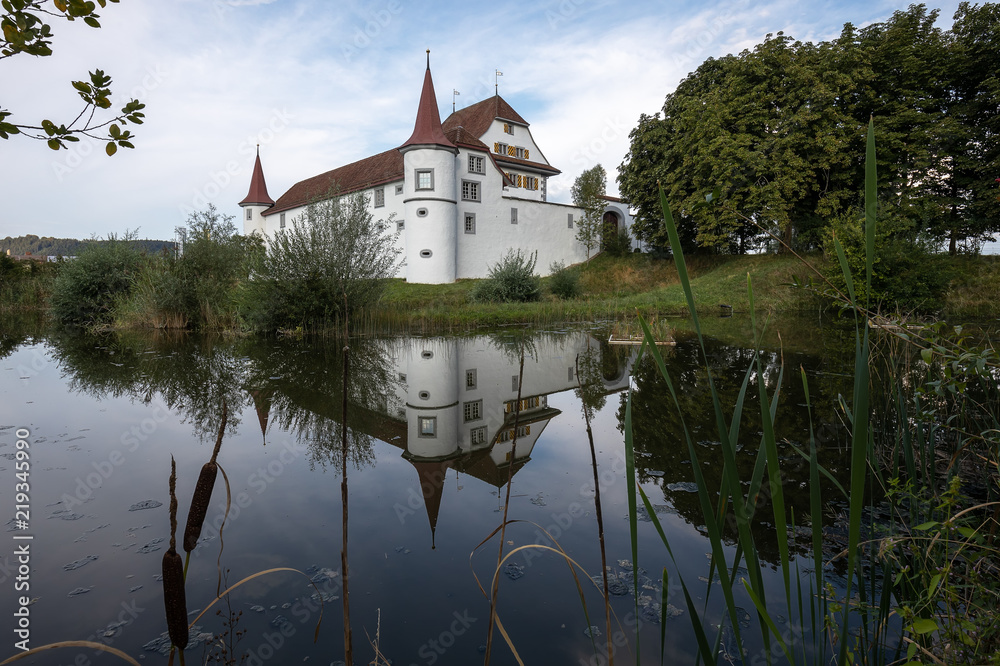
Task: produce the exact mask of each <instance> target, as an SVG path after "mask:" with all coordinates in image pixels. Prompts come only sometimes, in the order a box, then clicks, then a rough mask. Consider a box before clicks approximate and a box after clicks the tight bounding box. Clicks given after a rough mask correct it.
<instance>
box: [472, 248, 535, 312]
mask: <svg viewBox="0 0 1000 666" xmlns="http://www.w3.org/2000/svg"><path fill="white" fill-rule="evenodd" d="M537 261H538V253H534V254H531V255H524V254H523V253H522V252H521V250H517V251H516V252H515V251H514V250H507V253H506V254H505V255H504V256H503V257H501V258H500V261H498V262H497V263H496V264H495V265H493V266H492V267H490V272H489V276H488V277H487V278H486V279H484V280H481V281H480V282H479V283H478V284H477V285H476V286H475V288H474V289H473V290H472V293H471V294H470V297H471V298H472V300H473V301H476V302H479V303H506V302H522V303H523V302H528V301H537V300H538V297H539V295H540V294H541V278H540V277H539V276H538V275H535V263H536V262H537Z"/></svg>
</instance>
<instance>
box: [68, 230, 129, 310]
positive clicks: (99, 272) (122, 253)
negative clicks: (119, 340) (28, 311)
mask: <svg viewBox="0 0 1000 666" xmlns="http://www.w3.org/2000/svg"><path fill="white" fill-rule="evenodd" d="M131 240H132V236H131V235H130V234H126V235H125V236H124V237H122V238H119V237H117V236H115V235H114V234H111V235H109V236H108V239H107V242H106V243H103V244H96V243H95V244H92V245H90V246H89V247H87V248H86V249H84V251H83V252H82V253H81V254H80V256H79V257H78V258H77V259H76V260H74V261H68V262H66V263H65V264H64V265H63V266H62V268H61V270H60V271H59V275H58V277H57V278H56V280H55V283H54V284H53V287H52V297H51V301H50V304H51V308H52V314H53V316H54V317H55V318H56V319H57V320H58V321H59V322H61V323H63V324H67V325H73V326H91V325H103V324H108V323H109V322H110V321H111V319H112V317H113V312H112V308H113V306H114V304H115V302H116V301H117V300H118V299H120V298H123V297H127V296H128V294H129V292H130V291H131V289H132V285H133V281H134V279H135V277H136V276H137V275H138V274H139V272H140V270H141V269H142V266H143V262H144V258H143V255H142V254H140V252H139V251H138V250H137V249H135V247H134V246H133V245H132V243H131Z"/></svg>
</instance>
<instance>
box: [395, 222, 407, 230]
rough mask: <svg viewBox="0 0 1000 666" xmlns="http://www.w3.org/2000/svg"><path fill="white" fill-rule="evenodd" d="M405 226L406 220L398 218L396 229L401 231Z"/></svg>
mask: <svg viewBox="0 0 1000 666" xmlns="http://www.w3.org/2000/svg"><path fill="white" fill-rule="evenodd" d="M405 228H406V220H400V221H399V222H397V223H396V231H402V230H403V229H405Z"/></svg>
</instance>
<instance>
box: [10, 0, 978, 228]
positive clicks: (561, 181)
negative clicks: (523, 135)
mask: <svg viewBox="0 0 1000 666" xmlns="http://www.w3.org/2000/svg"><path fill="white" fill-rule="evenodd" d="M907 4H908V3H906V2H904V1H895V0H865V1H863V2H862V1H859V0H847V1H844V2H837V1H835V2H824V1H818V2H809V3H805V2H792V1H790V0H769V1H766V2H752V1H750V0H708V1H703V2H695V1H687V2H664V1H662V0H661V1H660V2H656V1H653V0H636V1H629V2H612V1H608V0H549V1H546V0H539V1H538V2H531V3H529V2H504V1H496V2H491V3H483V2H469V1H468V0H463V1H455V2H453V1H451V0H447V1H440V2H421V3H417V2H412V1H410V0H375V1H374V2H365V1H357V2H355V1H351V0H344V1H340V0H338V1H337V2H320V1H319V0H156V1H155V2H140V1H138V0H122V1H121V3H120V4H109V5H108V6H107V7H106V8H105V9H104V10H101V11H100V12H99V13H100V14H101V19H100V21H101V25H102V27H101V28H100V29H93V28H89V27H87V26H86V25H84V24H83V23H82V22H80V21H76V22H74V23H68V22H65V21H54V22H52V23H51V25H52V31H53V33H54V39H53V42H52V49H53V52H54V53H53V55H52V56H50V57H45V58H34V57H30V56H25V55H18V56H15V57H11V58H6V59H3V60H0V108H4V109H6V110H8V111H11V112H12V113H13V116H12V117H11V118H10V119H8V121H12V122H21V123H24V124H39V122H40V121H41V120H42V119H50V120H52V121H53V122H55V123H56V124H60V123H68V122H69V121H70V120H72V118H73V117H75V116H76V114H77V113H79V111H80V109H81V107H82V103H81V100H80V99H79V97H77V95H76V92H75V91H74V90H73V88H72V86H71V83H70V82H71V81H74V80H87V79H88V78H89V77H88V72H89V71H92V70H95V69H102V70H104V72H105V73H107V74H108V75H110V76H111V77H112V78H113V80H114V83H113V85H112V90H113V93H114V96H113V100H114V102H115V105H114V108H119V107H120V106H122V104H124V102H125V101H127V100H128V99H131V98H133V97H134V98H138V99H139V100H140V101H142V102H144V103H145V104H146V109H145V113H146V121H145V123H144V124H142V125H138V126H132V125H130V126H129V127H128V129H130V130H131V131H132V132H133V133H134V134H135V139H134V144H135V149H134V150H126V149H121V150H119V151H118V153H117V154H116V155H114V156H113V157H108V156H107V155H106V154H105V153H104V149H103V144H101V143H99V142H96V141H93V140H88V139H86V138H85V139H83V140H82V141H81V142H80V143H78V144H71V146H72V147H71V148H70V150H60V151H52V150H50V149H49V148H48V147H47V146H46V145H45V143H44V142H40V141H34V140H30V139H27V138H24V137H19V136H14V137H12V138H11V139H9V140H6V141H4V140H2V139H0V196H2V199H3V204H4V206H3V208H2V212H0V238H3V237H5V236H20V235H24V234H35V235H38V236H54V237H63V238H91V237H101V238H104V237H106V236H107V235H108V234H110V233H114V234H122V233H124V232H126V231H136V232H137V234H138V237H140V238H153V239H171V238H173V236H174V229H175V228H176V227H178V226H182V225H184V223H185V221H186V220H187V218H188V216H189V215H190V214H191V213H192V212H194V211H202V210H205V209H206V208H207V207H208V204H209V203H211V204H214V205H215V207H216V208H217V209H218V210H219V211H220V212H222V213H226V214H230V215H233V216H234V217H235V220H236V222H237V223H239V220H240V219H241V217H240V209H239V206H238V205H237V204H238V202H239V201H240V200H241V199H243V197H244V196H246V194H247V190H248V189H249V184H250V174H251V171H252V169H253V159H254V153H255V150H256V147H257V144H259V145H260V155H261V161H262V165H263V168H264V175H265V178H266V181H267V187H268V192H269V193H270V195H271V197H272V198H274V199H277V198H278V197H279V196H280V195H281V194H283V193H284V192H285V191H287V190H288V189H289V188H290V187H291V186H292V185H293V184H295V183H296V182H298V181H300V180H302V179H305V178H309V177H311V176H314V175H317V174H319V173H323V172H325V171H328V170H330V169H333V168H336V167H338V166H342V165H344V164H348V163H350V162H354V161H356V160H359V159H362V158H364V157H367V156H369V155H374V154H376V153H379V152H381V151H384V150H388V149H390V148H393V147H396V146H398V145H400V144H401V143H403V142H404V141H405V140H406V139H407V138H408V137H409V136H410V133H411V132H412V130H413V122H414V119H415V116H416V109H417V102H418V100H419V97H420V88H421V85H422V83H423V74H424V69H425V67H426V60H425V58H426V50H427V49H430V50H431V54H430V59H431V60H430V62H431V72H432V75H433V78H434V84H435V89H436V93H437V101H438V106H439V108H440V111H441V118H442V119H444V118H446V117H447V115H448V114H449V113H450V112H451V108H452V100H453V98H454V100H455V104H456V106H457V107H458V108H461V107H463V106H468V105H470V104H474V103H476V102H478V101H481V100H483V99H485V98H487V97H489V96H491V95H492V94H493V92H494V84H495V83H498V84H499V92H500V95H501V96H502V97H503V98H504V99H506V100H507V101H508V102H509V103H510V104H511V106H513V108H514V109H515V110H516V111H517V112H518V113H520V115H521V116H522V117H523V118H525V120H527V121H528V122H529V123H530V125H531V133H532V137H533V138H534V140H535V142H536V144H537V145H538V146H539V148H540V149H541V150H542V152H543V153H544V154H545V156H546V157H547V158H548V160H549V162H550V163H551V164H552V165H553V166H555V167H556V168H558V169H560V170H561V171H562V173H561V175H559V176H557V177H555V178H550V180H549V188H548V191H549V200H550V201H558V202H566V203H568V202H570V188H571V187H572V185H573V181H574V179H575V178H576V177H577V176H578V175H579V174H580V173H581V172H582V171H583V170H585V169H588V168H590V167H592V166H594V165H596V164H601V165H603V166H604V168H605V169H606V170H607V172H608V193H609V194H612V195H614V194H617V192H618V185H617V183H616V182H615V178H616V177H617V172H618V166H619V165H620V164H621V163H622V161H623V159H624V158H625V155H626V153H627V152H628V146H629V132H630V131H631V130H632V128H634V127H635V125H636V124H637V122H638V119H639V117H640V115H641V114H648V115H652V114H653V113H656V112H657V111H658V110H659V109H660V107H661V106H662V104H663V100H664V98H665V97H666V95H667V94H668V93H670V92H671V91H673V90H674V89H675V88H676V86H677V84H678V83H679V82H680V81H681V80H682V79H683V78H684V77H685V76H687V75H688V73H690V72H691V71H693V70H694V69H696V68H697V67H698V65H699V64H701V63H702V62H703V61H704V60H705V59H706V58H709V57H719V56H722V55H725V54H727V53H739V52H740V51H742V50H744V49H751V48H753V46H754V45H755V44H757V43H759V42H760V41H762V40H763V39H764V37H765V36H766V35H767V34H768V33H776V32H778V31H784V33H785V34H786V35H790V36H792V37H794V38H795V39H799V40H803V41H820V40H825V39H831V38H833V37H835V36H836V35H838V34H839V33H840V31H841V29H842V28H843V25H844V23H847V22H850V23H853V24H854V25H855V26H858V27H862V26H865V25H868V24H870V23H873V22H877V21H882V20H885V19H887V18H888V17H889V16H891V15H892V13H893V12H894V11H896V10H904V9H906V7H907ZM957 5H958V0H949V1H948V2H942V3H938V4H929V6H930V7H934V8H938V9H940V10H941V18H940V19H939V24H940V25H943V26H944V27H948V26H950V25H951V17H952V15H953V14H954V11H955V9H956V8H957ZM498 70H499V71H500V72H502V73H503V75H502V76H500V77H496V76H495V72H496V71H498ZM454 90H457V91H459V95H458V96H453V95H452V91H454Z"/></svg>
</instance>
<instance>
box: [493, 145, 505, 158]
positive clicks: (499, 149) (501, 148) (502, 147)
mask: <svg viewBox="0 0 1000 666" xmlns="http://www.w3.org/2000/svg"><path fill="white" fill-rule="evenodd" d="M493 148H494V149H495V150H496V152H497V153H498V154H500V155H506V154H507V144H506V143H495V144H493Z"/></svg>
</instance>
